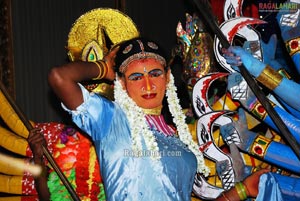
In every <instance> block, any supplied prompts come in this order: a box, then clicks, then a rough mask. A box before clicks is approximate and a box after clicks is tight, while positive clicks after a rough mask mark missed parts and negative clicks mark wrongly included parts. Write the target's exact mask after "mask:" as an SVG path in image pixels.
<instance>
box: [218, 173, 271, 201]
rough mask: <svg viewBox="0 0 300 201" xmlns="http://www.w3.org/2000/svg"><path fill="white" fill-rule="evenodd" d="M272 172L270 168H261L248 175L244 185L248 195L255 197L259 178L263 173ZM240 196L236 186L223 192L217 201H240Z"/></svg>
mask: <svg viewBox="0 0 300 201" xmlns="http://www.w3.org/2000/svg"><path fill="white" fill-rule="evenodd" d="M267 172H270V170H269V169H261V170H258V171H257V172H254V173H253V174H251V175H250V176H248V177H247V178H246V179H245V180H244V181H243V185H244V186H245V188H246V195H247V197H251V198H255V197H256V196H257V194H258V184H259V178H260V176H261V175H262V174H264V173H267ZM239 200H240V197H239V195H238V192H237V189H236V187H233V188H231V189H230V190H228V191H226V192H224V193H222V194H221V195H220V196H219V197H218V198H217V199H216V201H239Z"/></svg>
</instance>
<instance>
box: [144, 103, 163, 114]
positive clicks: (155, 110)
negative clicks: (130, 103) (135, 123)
mask: <svg viewBox="0 0 300 201" xmlns="http://www.w3.org/2000/svg"><path fill="white" fill-rule="evenodd" d="M162 107H163V106H162V105H160V106H158V107H156V108H151V109H145V108H142V110H143V112H144V113H145V114H149V115H160V114H161V109H162Z"/></svg>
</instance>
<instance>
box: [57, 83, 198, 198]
mask: <svg viewBox="0 0 300 201" xmlns="http://www.w3.org/2000/svg"><path fill="white" fill-rule="evenodd" d="M80 86H81V85H80ZM81 89H82V91H83V97H84V102H83V103H82V104H81V105H80V106H79V107H78V108H77V109H76V110H73V111H70V110H68V109H67V108H66V107H65V106H63V107H64V108H65V110H67V111H69V112H70V113H71V114H72V119H73V121H74V122H75V123H76V124H77V126H78V127H79V128H81V129H82V130H83V131H85V132H86V133H87V134H88V135H90V136H91V137H92V139H93V141H94V144H95V147H96V150H97V154H98V158H99V163H100V168H101V176H102V179H103V184H104V188H105V193H106V197H107V200H108V201H110V200H118V201H119V200H140V201H141V200H146V201H149V200H155V201H159V200H162V201H168V200H170V201H174V200H188V201H189V200H190V199H191V192H192V185H193V182H194V175H195V174H196V168H197V161H196V157H195V155H194V154H193V153H192V152H191V151H190V150H189V149H188V148H187V146H186V145H185V144H183V143H182V142H181V141H180V140H179V138H178V137H175V136H174V135H173V136H165V135H164V134H163V133H160V132H159V131H157V130H152V131H153V134H154V136H155V138H156V141H157V143H158V147H159V152H158V153H154V152H150V151H149V150H146V146H145V142H144V141H142V144H143V151H142V152H139V154H140V157H136V155H135V154H136V152H133V151H132V139H131V134H130V128H129V125H128V121H127V118H126V115H125V113H124V112H123V111H122V109H121V108H120V107H119V106H118V105H117V104H116V103H114V102H112V101H109V100H107V99H106V98H104V97H102V96H100V95H98V94H94V93H89V92H88V91H87V90H86V89H85V88H84V87H82V86H81ZM82 151H84V150H82ZM151 154H160V156H161V159H160V160H153V159H152V158H151V157H150V156H151Z"/></svg>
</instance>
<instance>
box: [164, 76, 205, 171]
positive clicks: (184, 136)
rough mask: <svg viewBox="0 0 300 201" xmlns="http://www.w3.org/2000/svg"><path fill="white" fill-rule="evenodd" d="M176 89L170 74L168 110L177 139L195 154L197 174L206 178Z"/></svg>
mask: <svg viewBox="0 0 300 201" xmlns="http://www.w3.org/2000/svg"><path fill="white" fill-rule="evenodd" d="M176 91H177V88H176V87H175V84H174V77H173V75H172V73H170V80H169V83H168V84H167V91H166V95H167V99H168V104H169V110H170V112H171V114H172V117H173V121H174V123H175V125H176V127H177V131H178V135H179V139H180V140H181V141H182V142H183V143H184V144H186V145H187V146H188V148H189V149H190V150H191V151H192V152H193V153H194V154H195V156H196V158H197V164H198V166H197V171H198V172H199V173H202V174H204V175H205V176H208V174H209V172H210V171H209V168H208V167H207V166H206V165H205V163H204V158H203V154H202V152H200V150H199V146H198V145H197V143H196V142H195V141H194V140H193V138H192V135H191V133H190V130H189V128H188V125H187V124H186V123H185V115H184V113H183V111H182V108H181V106H180V104H179V99H178V96H177V92H176Z"/></svg>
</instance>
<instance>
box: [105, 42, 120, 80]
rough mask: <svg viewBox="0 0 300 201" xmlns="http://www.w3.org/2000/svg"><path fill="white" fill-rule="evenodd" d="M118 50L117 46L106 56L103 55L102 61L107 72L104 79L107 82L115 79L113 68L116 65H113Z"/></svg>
mask: <svg viewBox="0 0 300 201" xmlns="http://www.w3.org/2000/svg"><path fill="white" fill-rule="evenodd" d="M118 50H119V46H117V47H113V48H112V49H111V50H110V51H109V52H108V54H107V55H105V57H104V59H103V60H104V61H105V63H106V65H107V68H108V71H107V74H106V78H107V79H108V80H114V79H115V71H114V66H115V65H116V64H115V58H116V54H117V52H118Z"/></svg>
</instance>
